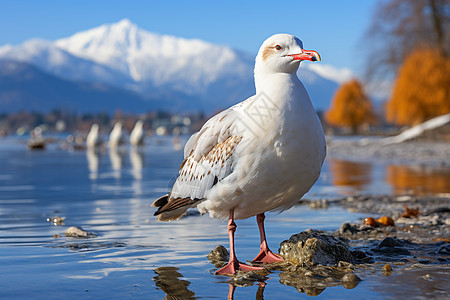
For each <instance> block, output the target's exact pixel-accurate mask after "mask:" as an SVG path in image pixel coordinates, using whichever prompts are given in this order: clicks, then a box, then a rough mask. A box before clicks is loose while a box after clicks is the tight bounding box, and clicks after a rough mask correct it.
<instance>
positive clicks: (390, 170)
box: [0, 137, 450, 299]
mask: <svg viewBox="0 0 450 300" xmlns="http://www.w3.org/2000/svg"><path fill="white" fill-rule="evenodd" d="M181 142H183V140H182V141H181ZM181 160H182V152H181V151H175V150H174V147H173V144H172V140H171V139H169V138H157V137H153V138H151V139H149V140H148V143H147V145H146V147H145V148H144V150H143V151H141V152H136V151H130V149H125V151H124V152H123V153H117V152H113V153H108V152H104V153H101V154H100V155H97V154H95V153H91V152H85V151H79V152H76V151H75V152H74V151H67V150H62V149H60V147H59V144H57V143H56V144H52V145H49V147H48V148H47V149H46V150H43V151H30V150H28V149H27V148H26V145H25V143H24V141H21V140H18V139H14V138H7V139H3V140H0V267H1V270H2V272H0V287H1V292H0V295H1V298H5V299H7V298H13V297H14V298H23V299H25V298H33V299H56V298H61V297H68V298H75V297H83V298H95V299H99V298H100V299H101V298H103V299H106V298H107V299H120V298H124V297H136V298H150V299H162V298H164V296H166V292H167V293H174V294H173V295H172V296H177V297H179V298H181V299H184V298H187V299H189V298H207V299H210V298H216V299H224V298H226V297H227V295H228V292H229V284H228V283H227V280H228V278H227V277H222V276H214V275H212V274H213V273H214V271H215V270H216V269H215V268H214V266H213V265H212V264H210V262H209V261H208V259H207V258H206V255H207V254H208V253H209V252H210V251H211V250H212V249H214V248H215V247H216V246H217V245H219V244H222V245H225V246H226V247H227V246H228V235H227V232H226V224H225V223H222V222H220V221H218V220H215V219H211V218H209V217H208V216H206V215H205V216H199V215H197V214H192V215H189V216H187V217H185V218H183V219H182V220H179V221H176V222H169V223H159V222H156V220H155V218H154V217H153V212H154V210H155V209H154V208H152V207H151V203H152V202H153V200H154V199H156V198H157V197H159V196H160V195H162V194H163V193H165V192H167V191H168V188H169V186H170V185H171V183H173V181H174V179H175V176H176V174H177V170H178V166H179V164H180V162H181ZM411 170H412V171H411ZM389 174H394V175H395V176H394V175H389ZM398 174H406V175H402V176H406V178H407V179H405V180H398V177H401V176H400V175H398ZM411 174H412V175H411ZM430 174H431V175H430ZM436 174H437V175H436ZM390 176H391V177H393V178H394V179H392V178H391V177H390ZM408 176H409V177H408ZM411 176H412V177H411ZM420 176H424V177H420ZM427 176H428V177H427ZM430 176H437V177H436V178H438V179H434V180H424V178H425V177H426V178H429V177H430ZM417 177H418V178H419V179H417V180H416V181H414V180H411V179H410V178H417ZM389 178H391V179H389ZM420 178H422V179H420ZM448 178H450V174H449V171H448V170H430V169H428V168H423V167H422V168H419V169H417V168H411V167H407V166H385V165H376V164H356V163H350V162H345V161H336V160H334V161H327V162H326V163H325V165H324V169H323V174H322V176H321V179H320V181H319V182H318V183H317V184H316V185H315V186H314V188H313V189H312V190H311V192H310V193H309V194H308V195H307V197H309V198H316V199H318V198H322V197H327V198H333V197H339V196H342V195H349V194H356V193H376V194H380V193H384V194H388V193H403V192H417V193H448V192H450V191H449V190H448V187H449V186H450V184H448V183H449V181H448V180H449V179H448ZM412 181H413V182H414V184H411V182H412ZM436 181H439V182H443V183H440V184H438V185H436ZM404 182H406V183H407V184H406V185H405V184H404ZM53 216H60V217H65V218H66V219H65V220H64V223H65V224H61V225H58V226H55V225H53V224H52V223H51V222H47V218H49V217H53ZM362 217H364V216H363V215H360V214H355V213H349V212H347V211H344V210H342V209H340V208H336V207H331V208H328V209H325V210H312V209H310V208H308V207H306V206H297V207H294V208H292V209H290V210H288V211H286V212H284V213H282V214H275V213H268V214H267V219H266V225H267V228H266V230H267V235H268V238H269V244H270V245H271V246H272V248H273V249H274V250H277V249H278V245H279V244H280V242H281V241H283V240H285V239H287V238H289V237H290V236H291V235H292V234H295V233H298V232H300V231H303V230H305V229H307V228H314V229H322V230H336V229H337V228H339V226H340V224H342V223H343V222H345V221H357V220H359V219H361V218H362ZM237 225H238V228H237V232H236V247H237V254H238V257H239V258H240V259H241V260H243V261H245V260H248V259H252V258H253V257H254V256H255V255H256V254H257V253H258V251H259V234H258V230H257V227H256V224H255V220H254V218H252V219H247V220H239V221H237ZM69 226H79V227H82V228H83V229H84V230H87V231H89V232H93V233H95V234H97V236H96V237H94V238H88V239H76V238H69V237H64V231H65V230H66V229H67V228H68V227H69ZM59 236H61V237H59ZM268 277H269V280H267V281H266V284H265V287H263V286H262V285H261V284H254V285H252V286H249V287H238V288H237V289H236V291H235V292H234V297H235V299H248V298H254V297H257V298H258V297H259V296H261V295H262V294H263V295H264V297H265V298H266V299H281V298H283V299H294V298H295V299H297V298H299V297H308V296H307V295H306V294H304V293H299V291H297V289H295V288H294V287H290V286H286V285H283V284H282V283H280V278H279V273H278V272H274V273H272V274H270V275H269V276H268ZM376 278H377V277H374V278H373V279H370V280H364V281H362V282H361V283H360V284H359V285H358V286H357V287H356V288H354V289H345V288H344V287H342V286H340V285H339V286H336V287H329V288H326V289H325V290H324V291H323V292H322V293H321V294H320V295H319V296H318V297H319V298H320V297H323V298H347V297H364V298H369V297H370V298H372V299H377V298H384V297H386V294H385V293H384V291H383V289H380V286H383V285H384V284H385V282H384V281H385V279H384V278H383V277H380V278H379V280H378V279H376ZM406 293H407V291H405V294H406ZM258 295H259V296H258ZM259 299H262V298H259Z"/></svg>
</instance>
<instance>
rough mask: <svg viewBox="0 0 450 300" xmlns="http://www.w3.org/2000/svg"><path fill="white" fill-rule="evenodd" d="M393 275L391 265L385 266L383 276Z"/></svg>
mask: <svg viewBox="0 0 450 300" xmlns="http://www.w3.org/2000/svg"><path fill="white" fill-rule="evenodd" d="M391 273H392V268H391V265H389V264H385V265H384V266H383V274H384V275H385V276H389V275H391Z"/></svg>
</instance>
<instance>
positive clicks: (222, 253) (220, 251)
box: [208, 245, 229, 268]
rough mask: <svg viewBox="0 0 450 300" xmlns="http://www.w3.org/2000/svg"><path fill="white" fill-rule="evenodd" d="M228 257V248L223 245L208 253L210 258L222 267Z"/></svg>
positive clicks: (213, 262)
mask: <svg viewBox="0 0 450 300" xmlns="http://www.w3.org/2000/svg"><path fill="white" fill-rule="evenodd" d="M228 258H229V254H228V250H227V249H226V248H225V247H224V246H222V245H219V246H217V247H216V248H215V249H214V250H212V251H211V252H209V254H208V259H209V260H210V261H211V263H212V264H213V265H214V266H215V267H216V268H220V267H222V266H223V265H224V264H226V263H227V261H228Z"/></svg>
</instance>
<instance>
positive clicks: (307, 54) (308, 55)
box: [289, 50, 321, 61]
mask: <svg viewBox="0 0 450 300" xmlns="http://www.w3.org/2000/svg"><path fill="white" fill-rule="evenodd" d="M289 56H291V57H292V58H293V59H294V60H310V61H321V58H320V55H319V53H317V52H316V51H314V50H303V53H299V54H292V55H289Z"/></svg>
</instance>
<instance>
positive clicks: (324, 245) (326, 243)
mask: <svg viewBox="0 0 450 300" xmlns="http://www.w3.org/2000/svg"><path fill="white" fill-rule="evenodd" d="M279 253H280V254H281V256H282V257H283V258H284V259H285V260H286V261H289V262H291V263H294V264H297V265H301V266H315V265H337V264H338V263H339V261H347V262H351V261H352V260H353V257H352V255H351V252H350V249H349V247H348V245H347V243H345V242H344V241H343V240H342V239H339V238H336V237H334V236H331V235H328V234H324V233H320V232H312V231H303V232H301V233H298V234H295V235H293V236H291V237H290V238H289V240H286V241H283V242H282V243H281V244H280V249H279Z"/></svg>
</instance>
